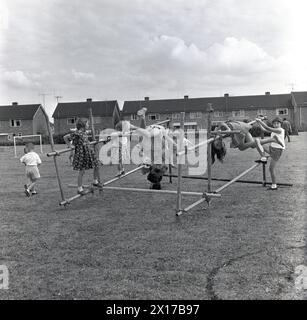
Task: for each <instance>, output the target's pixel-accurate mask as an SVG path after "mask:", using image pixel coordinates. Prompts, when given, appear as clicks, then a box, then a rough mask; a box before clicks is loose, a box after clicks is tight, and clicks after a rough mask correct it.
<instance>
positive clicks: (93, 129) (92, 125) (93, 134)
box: [89, 108, 95, 141]
mask: <svg viewBox="0 0 307 320" xmlns="http://www.w3.org/2000/svg"><path fill="white" fill-rule="evenodd" d="M89 112H90V123H91V131H92V138H93V141H95V127H94V118H93V111H92V108H89Z"/></svg>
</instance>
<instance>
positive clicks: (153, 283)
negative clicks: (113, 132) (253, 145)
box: [0, 134, 307, 300]
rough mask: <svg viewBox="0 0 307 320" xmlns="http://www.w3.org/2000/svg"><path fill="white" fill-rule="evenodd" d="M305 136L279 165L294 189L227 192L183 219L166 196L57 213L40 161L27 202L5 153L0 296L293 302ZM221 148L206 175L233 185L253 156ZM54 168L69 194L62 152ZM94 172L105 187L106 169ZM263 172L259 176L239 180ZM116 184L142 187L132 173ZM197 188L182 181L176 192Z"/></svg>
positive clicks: (19, 175) (51, 182) (99, 198)
mask: <svg viewBox="0 0 307 320" xmlns="http://www.w3.org/2000/svg"><path fill="white" fill-rule="evenodd" d="M306 138H307V135H306V134H301V135H300V136H295V137H293V139H292V140H293V142H291V143H290V144H288V145H287V147H288V148H287V152H286V153H285V154H284V156H283V158H282V159H281V162H280V166H279V168H278V175H279V179H280V181H284V182H291V183H294V187H293V188H280V189H279V190H278V191H276V192H270V191H267V190H266V189H265V188H263V187H262V186H258V185H245V184H235V185H233V186H231V187H230V188H227V189H226V190H225V192H224V193H223V197H222V198H221V199H215V200H213V203H212V206H211V208H210V209H209V210H206V211H205V210H203V208H205V207H206V205H203V206H202V207H197V208H196V209H194V210H193V211H191V213H190V214H188V215H182V216H181V217H176V216H175V196H172V195H171V196H170V195H152V194H137V193H127V192H115V191H111V190H106V191H104V193H103V194H102V195H100V194H99V193H98V192H96V193H95V194H94V195H93V196H92V195H89V196H87V197H83V198H81V199H79V200H77V201H75V202H73V203H72V204H71V205H70V206H69V207H68V208H67V209H64V208H62V207H60V206H59V205H58V203H59V199H60V195H59V191H58V185H57V181H56V179H55V171H54V166H53V162H52V159H50V158H47V157H46V156H45V155H43V156H42V160H43V165H42V167H41V175H42V179H41V181H40V183H39V187H38V190H39V195H37V196H35V197H32V198H26V197H25V195H24V194H23V184H24V175H23V170H24V168H23V166H22V165H21V164H20V163H19V162H18V159H14V157H13V150H12V149H11V148H1V151H0V160H1V162H0V171H1V182H2V183H1V189H0V197H1V202H0V221H1V223H0V228H1V233H0V243H1V244H0V264H4V265H6V266H7V267H8V268H9V271H10V288H9V290H6V291H4V290H2V291H1V290H0V299H105V300H106V299H286V298H290V299H298V298H300V295H299V294H298V293H297V292H295V288H294V278H293V271H294V268H295V266H296V265H298V264H302V263H304V256H305V230H306V227H305V226H306V224H305V214H306V202H305V194H306V181H305V175H306V155H307V146H306V143H305V141H306ZM44 149H45V151H47V149H48V147H47V146H45V147H44ZM228 151H229V152H228V155H227V158H226V160H225V163H224V164H219V163H218V164H216V165H215V166H214V169H213V176H215V177H226V178H230V177H234V176H236V175H237V174H238V173H240V172H242V171H243V170H245V169H246V168H248V167H249V166H251V165H252V163H253V161H254V160H255V159H256V158H257V155H256V151H254V150H248V151H245V152H238V151H233V150H228ZM19 153H20V155H21V150H19ZM59 164H60V171H61V175H62V177H63V179H62V180H63V185H64V186H65V193H66V194H67V196H68V195H73V194H74V193H75V190H74V189H68V188H67V185H68V184H69V183H76V172H74V171H73V170H71V168H70V167H69V165H68V159H67V156H65V155H64V156H61V157H60V158H59ZM129 168H133V166H131V167H127V169H129ZM101 173H102V175H103V177H104V179H108V178H110V177H113V176H114V175H115V173H116V167H115V166H108V167H107V166H104V167H102V169H101ZM261 174H262V173H261V168H257V169H256V170H255V171H253V172H252V173H250V174H249V175H248V178H250V179H256V180H261ZM90 180H91V177H90V174H88V175H87V176H86V179H85V182H86V181H90ZM115 185H121V186H126V187H127V186H128V187H133V186H136V187H138V188H143V187H144V188H148V183H147V181H146V179H145V177H144V176H142V175H141V174H140V173H136V174H135V175H132V176H129V177H127V178H126V179H124V180H122V181H120V182H118V183H116V184H115ZM214 185H215V186H220V185H222V183H215V184H214ZM163 187H164V188H167V189H172V190H175V189H176V181H174V183H173V185H170V184H169V183H168V181H167V179H165V180H164V184H163ZM205 188H206V182H200V181H198V180H194V181H192V180H184V187H183V189H185V190H188V191H200V190H205ZM193 200H194V198H193V199H192V198H187V197H185V198H184V204H185V205H187V204H190V203H192V202H193Z"/></svg>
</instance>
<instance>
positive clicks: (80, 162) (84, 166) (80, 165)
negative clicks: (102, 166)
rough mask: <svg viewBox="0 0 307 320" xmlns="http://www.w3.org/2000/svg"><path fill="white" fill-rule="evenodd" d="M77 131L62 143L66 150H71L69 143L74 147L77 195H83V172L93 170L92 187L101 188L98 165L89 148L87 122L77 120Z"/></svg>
mask: <svg viewBox="0 0 307 320" xmlns="http://www.w3.org/2000/svg"><path fill="white" fill-rule="evenodd" d="M76 128H77V130H76V131H75V132H72V133H70V134H67V135H65V136H64V141H65V143H66V144H67V146H68V148H71V144H70V141H71V142H72V145H73V146H74V147H75V152H74V157H73V162H72V165H73V169H74V170H78V171H79V174H78V194H81V195H84V194H86V192H85V191H84V189H83V186H82V180H83V175H84V173H85V170H88V169H94V174H93V175H94V181H93V186H94V187H99V188H101V187H102V184H101V183H100V173H99V163H98V160H97V157H96V154H95V152H94V150H93V149H91V148H90V146H89V144H88V143H89V140H88V134H87V129H88V128H89V123H88V121H83V120H81V119H78V121H77V123H76Z"/></svg>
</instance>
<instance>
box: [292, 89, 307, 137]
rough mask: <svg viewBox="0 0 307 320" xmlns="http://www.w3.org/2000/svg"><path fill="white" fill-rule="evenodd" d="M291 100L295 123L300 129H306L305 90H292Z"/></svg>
mask: <svg viewBox="0 0 307 320" xmlns="http://www.w3.org/2000/svg"><path fill="white" fill-rule="evenodd" d="M291 102H292V105H293V107H294V110H295V123H297V127H298V128H299V130H300V131H307V92H306V91H303V92H292V93H291Z"/></svg>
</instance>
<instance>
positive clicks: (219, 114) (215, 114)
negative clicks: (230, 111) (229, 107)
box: [213, 111, 224, 118]
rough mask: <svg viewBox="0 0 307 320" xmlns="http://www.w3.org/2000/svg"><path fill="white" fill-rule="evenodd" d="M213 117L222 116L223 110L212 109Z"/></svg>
mask: <svg viewBox="0 0 307 320" xmlns="http://www.w3.org/2000/svg"><path fill="white" fill-rule="evenodd" d="M213 115H214V117H216V118H221V117H223V116H224V112H223V111H214V114H213Z"/></svg>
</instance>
